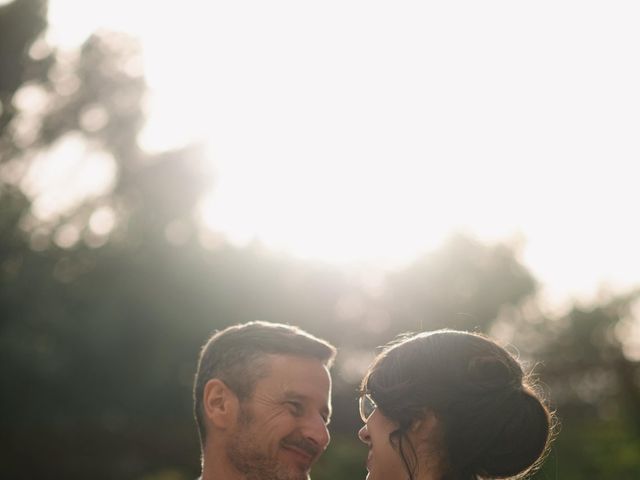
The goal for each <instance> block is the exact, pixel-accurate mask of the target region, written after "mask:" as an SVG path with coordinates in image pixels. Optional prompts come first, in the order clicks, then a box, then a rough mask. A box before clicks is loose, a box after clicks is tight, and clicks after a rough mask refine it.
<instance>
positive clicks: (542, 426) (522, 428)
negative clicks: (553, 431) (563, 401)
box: [478, 390, 551, 478]
mask: <svg viewBox="0 0 640 480" xmlns="http://www.w3.org/2000/svg"><path fill="white" fill-rule="evenodd" d="M509 403H510V405H509V406H508V408H506V409H505V415H506V416H507V418H506V420H505V422H504V424H503V425H502V427H500V428H501V430H500V431H499V432H498V434H497V436H496V438H495V440H494V441H493V443H492V444H491V445H488V446H487V450H486V451H485V454H484V455H483V456H482V458H480V459H478V467H479V468H478V470H479V471H478V473H480V474H481V475H485V476H489V477H493V478H507V477H511V476H514V475H517V474H518V473H522V472H524V471H526V470H528V469H529V468H530V467H532V466H534V465H536V464H537V460H538V459H539V458H540V456H541V455H542V454H543V452H544V451H545V448H546V446H547V443H548V441H549V433H550V428H551V426H550V416H549V411H548V410H547V408H546V407H545V406H544V405H543V404H542V402H540V400H539V399H538V398H537V397H536V396H535V394H533V393H532V392H531V391H529V390H521V391H520V392H519V394H517V395H512V396H511V397H510V399H509Z"/></svg>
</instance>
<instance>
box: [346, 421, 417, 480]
mask: <svg viewBox="0 0 640 480" xmlns="http://www.w3.org/2000/svg"><path fill="white" fill-rule="evenodd" d="M397 428H398V425H397V423H395V422H393V421H392V420H389V419H388V418H387V417H385V416H384V415H383V414H382V412H380V409H379V408H377V409H376V410H374V412H373V413H372V414H371V416H370V417H369V418H368V419H367V422H366V423H365V425H364V426H363V427H362V428H361V429H360V431H359V432H358V437H360V440H362V441H363V442H364V443H366V444H367V446H368V447H369V455H368V456H367V471H368V472H369V473H368V474H367V480H403V479H405V478H407V477H408V475H407V471H406V468H405V466H404V463H403V462H402V459H401V458H400V454H399V453H398V450H397V449H396V448H394V446H393V445H392V444H391V442H390V440H389V434H390V433H391V432H393V431H394V430H396V429H397Z"/></svg>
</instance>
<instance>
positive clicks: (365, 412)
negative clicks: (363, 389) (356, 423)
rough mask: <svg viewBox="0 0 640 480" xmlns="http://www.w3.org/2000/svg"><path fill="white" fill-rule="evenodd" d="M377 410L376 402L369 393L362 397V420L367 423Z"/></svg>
mask: <svg viewBox="0 0 640 480" xmlns="http://www.w3.org/2000/svg"><path fill="white" fill-rule="evenodd" d="M376 408H377V405H376V402H374V401H373V399H372V398H371V396H370V395H369V394H368V393H367V394H365V395H362V396H361V397H360V418H362V421H363V422H365V423H366V421H367V420H368V419H369V417H370V416H371V414H372V413H373V411H374V410H375V409H376Z"/></svg>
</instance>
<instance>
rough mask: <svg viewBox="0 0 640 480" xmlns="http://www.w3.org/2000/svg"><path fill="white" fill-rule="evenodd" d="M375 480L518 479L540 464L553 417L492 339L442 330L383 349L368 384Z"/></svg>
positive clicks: (366, 436) (364, 404) (365, 411)
mask: <svg viewBox="0 0 640 480" xmlns="http://www.w3.org/2000/svg"><path fill="white" fill-rule="evenodd" d="M360 415H361V416H362V419H363V421H364V422H365V425H364V427H362V429H361V430H360V431H359V432H358V435H359V437H360V439H361V440H362V441H363V442H364V443H366V444H367V445H368V447H369V456H368V458H367V470H368V471H369V475H368V476H367V478H368V480H405V479H411V480H476V479H486V478H508V477H516V478H519V477H520V476H521V474H522V475H524V474H525V473H528V472H530V471H531V470H532V469H533V468H534V467H535V466H537V465H539V463H540V462H541V461H542V458H543V456H544V453H545V452H546V450H547V448H548V445H549V443H550V439H551V432H552V429H553V428H552V425H553V415H552V414H551V413H550V411H549V410H548V409H547V407H546V406H545V405H544V404H543V403H542V401H541V400H540V399H539V397H538V395H537V394H536V393H535V391H534V390H533V387H532V385H531V384H530V383H529V380H528V379H527V377H526V376H525V375H524V373H523V370H522V367H521V366H520V364H519V363H518V361H517V360H515V359H514V358H513V357H512V356H511V355H510V354H509V353H508V352H506V351H505V350H504V349H503V348H501V347H500V346H498V345H497V344H496V343H495V342H493V341H492V340H490V339H488V338H486V337H484V336H482V335H479V334H475V333H468V332H460V331H454V330H439V331H435V332H426V333H420V334H417V335H412V336H408V337H403V338H401V339H399V340H397V341H395V342H394V343H392V344H390V345H388V346H387V347H385V349H384V350H383V351H382V352H381V353H380V354H379V355H378V357H377V358H376V359H375V360H374V362H373V364H372V365H371V366H370V367H369V371H368V372H367V374H366V375H365V377H364V379H363V380H362V385H361V397H360Z"/></svg>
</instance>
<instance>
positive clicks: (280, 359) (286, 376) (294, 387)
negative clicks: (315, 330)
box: [256, 354, 331, 395]
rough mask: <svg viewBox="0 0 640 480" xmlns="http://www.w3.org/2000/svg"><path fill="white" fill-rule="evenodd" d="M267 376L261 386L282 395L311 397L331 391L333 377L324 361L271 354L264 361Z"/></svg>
mask: <svg viewBox="0 0 640 480" xmlns="http://www.w3.org/2000/svg"><path fill="white" fill-rule="evenodd" d="M262 366H263V367H264V371H265V374H264V376H263V377H262V378H261V379H260V380H259V381H258V383H257V384H256V387H259V386H260V385H262V386H264V387H267V386H270V387H275V388H278V389H279V390H281V393H282V394H284V393H290V394H293V393H297V394H299V395H310V394H311V393H313V392H326V393H328V392H329V391H330V390H331V376H330V375H329V370H328V369H327V367H326V366H325V365H324V364H323V363H322V361H320V360H318V359H315V358H308V357H301V356H296V355H281V354H269V355H266V356H265V358H264V361H263V365H262Z"/></svg>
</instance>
